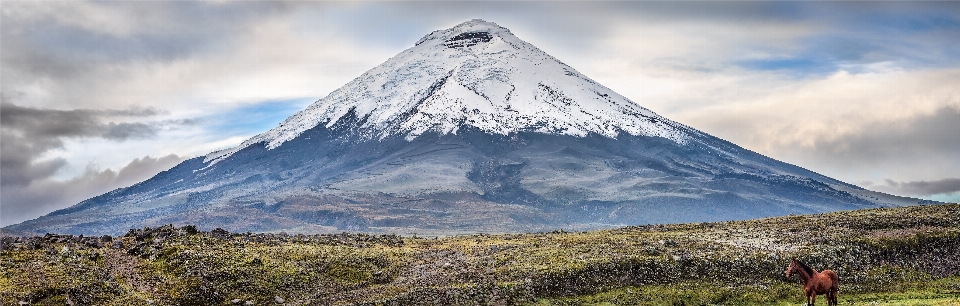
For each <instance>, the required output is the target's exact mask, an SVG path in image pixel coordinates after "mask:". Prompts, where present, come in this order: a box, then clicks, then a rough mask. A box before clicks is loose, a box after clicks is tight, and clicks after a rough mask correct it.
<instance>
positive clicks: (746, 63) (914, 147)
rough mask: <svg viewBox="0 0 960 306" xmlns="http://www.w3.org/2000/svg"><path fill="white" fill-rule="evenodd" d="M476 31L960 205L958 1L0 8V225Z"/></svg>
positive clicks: (752, 141)
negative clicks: (463, 26) (474, 25)
mask: <svg viewBox="0 0 960 306" xmlns="http://www.w3.org/2000/svg"><path fill="white" fill-rule="evenodd" d="M475 18H480V19H484V20H487V21H491V22H495V23H497V24H499V25H501V26H504V27H506V28H509V29H510V30H511V32H513V33H514V34H515V35H516V36H518V37H519V38H520V39H523V40H525V41H527V42H530V43H532V44H533V45H535V46H537V47H538V48H540V49H541V50H543V51H545V52H547V53H548V54H551V55H553V56H554V57H556V58H557V59H559V60H561V61H563V62H564V63H566V64H568V65H570V66H572V67H574V68H575V69H577V70H578V71H580V72H581V73H583V74H585V75H587V76H588V77H590V78H592V79H594V80H596V81H598V82H599V83H601V84H603V85H605V86H607V87H609V88H611V89H613V90H614V91H616V92H618V93H620V94H622V95H624V96H626V97H627V98H629V99H631V100H632V101H634V102H636V103H638V104H639V105H641V106H644V107H646V108H648V109H651V110H653V111H654V112H657V113H658V114H660V115H662V116H665V117H667V118H670V119H672V120H674V121H678V122H681V123H684V124H686V125H689V126H692V127H694V128H696V129H699V130H701V131H704V132H707V133H709V134H712V135H714V136H717V137H720V138H723V139H726V140H728V141H731V142H733V143H735V144H737V145H740V146H742V147H744V148H747V149H750V150H753V151H756V152H759V153H761V154H764V155H766V156H769V157H773V158H775V159H778V160H782V161H785V162H788V163H792V164H796V165H799V166H801V167H804V168H807V169H810V170H813V171H815V172H818V173H821V174H824V175H827V176H830V177H833V178H836V179H839V180H842V181H845V182H848V183H852V184H856V185H858V186H861V187H864V188H868V189H871V190H876V191H882V192H886V193H891V194H896V195H902V196H911V197H917V198H923V199H933V200H939V201H948V202H957V201H960V48H958V47H957V42H960V2H956V1H943V2H921V1H910V2H896V1H883V2H866V1H856V2H854V1H845V2H828V1H818V2H789V1H778V2H761V1H749V2H731V1H722V2H721V1H712V2H692V1H691V2H640V1H617V2H605V1H563V2H536V1H523V2H508V1H486V2H469V1H447V2H442V1H421V2H413V1H380V2H361V1H351V2H320V1H316V2H314V1H293V2H282V1H269V2H259V1H237V2H234V1H216V2H195V1H137V2H133V1H123V2H121V1H106V2H89V1H88V2H84V1H17V0H12V1H3V4H2V6H0V99H2V101H0V149H2V150H0V162H2V168H0V226H5V225H9V224H14V223H18V222H22V221H24V220H28V219H33V218H36V217H39V216H41V215H44V214H47V213H49V212H52V211H54V210H57V209H61V208H65V207H69V206H71V205H74V204H76V203H78V202H80V201H82V200H84V199H87V198H90V197H93V196H96V195H99V194H102V193H104V192H107V191H110V190H113V189H116V188H121V187H126V186H129V185H132V184H135V183H137V182H140V181H142V180H145V179H148V178H150V177H152V176H153V175H155V174H157V173H159V172H160V171H163V170H166V169H169V168H170V167H172V166H174V165H176V164H177V163H179V162H181V161H183V160H185V159H188V158H192V157H197V156H201V155H204V154H206V153H209V152H212V151H215V150H219V149H225V148H229V147H232V146H236V145H238V144H239V143H240V142H242V141H243V140H245V139H246V138H249V137H251V136H253V135H256V134H258V133H260V132H264V131H266V130H268V129H270V128H273V127H274V126H275V125H277V124H278V123H279V122H280V121H282V120H283V119H285V118H286V117H287V116H290V115H292V114H293V113H294V112H296V111H298V110H300V109H303V108H305V107H306V106H307V105H309V104H310V103H312V102H314V101H316V100H318V99H320V98H322V97H324V96H325V95H327V94H328V93H330V92H331V91H333V90H335V89H337V88H339V87H340V86H342V85H344V84H346V83H347V82H349V81H350V80H352V79H353V78H355V77H357V76H359V75H360V74H362V73H363V72H364V71H366V70H368V69H370V68H373V67H374V66H376V65H378V64H380V63H382V62H384V61H386V60H387V59H388V58H390V57H391V56H393V55H395V54H397V53H399V52H401V51H403V50H405V49H407V48H410V47H412V46H413V45H414V43H415V42H416V41H417V40H419V39H420V38H421V37H423V36H424V35H426V34H428V33H430V32H431V31H434V30H440V29H446V28H450V27H453V26H455V25H457V24H459V23H461V22H464V21H467V20H470V19H475Z"/></svg>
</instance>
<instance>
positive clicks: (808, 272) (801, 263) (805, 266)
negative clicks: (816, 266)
mask: <svg viewBox="0 0 960 306" xmlns="http://www.w3.org/2000/svg"><path fill="white" fill-rule="evenodd" d="M793 261H796V262H797V264H798V265H800V268H803V270H804V271H807V275H810V276H813V269H812V268H810V267H808V266H807V265H806V264H804V263H803V262H802V261H800V260H797V259H794V260H793Z"/></svg>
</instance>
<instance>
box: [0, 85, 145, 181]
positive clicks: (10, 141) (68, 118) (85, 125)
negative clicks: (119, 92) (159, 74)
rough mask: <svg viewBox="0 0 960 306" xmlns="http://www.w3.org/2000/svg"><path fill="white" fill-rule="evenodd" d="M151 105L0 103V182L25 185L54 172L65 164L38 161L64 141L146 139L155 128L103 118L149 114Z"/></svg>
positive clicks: (60, 160) (51, 160)
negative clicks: (85, 106)
mask: <svg viewBox="0 0 960 306" xmlns="http://www.w3.org/2000/svg"><path fill="white" fill-rule="evenodd" d="M159 113H161V112H160V111H158V110H156V109H153V108H131V109H127V110H89V109H78V110H53V109H43V108H33V107H25V106H19V105H16V104H13V103H8V102H6V101H0V135H2V137H3V142H2V144H0V150H2V151H0V153H2V156H0V167H2V170H3V171H2V173H0V185H13V186H27V185H29V184H30V183H31V182H32V181H33V180H36V179H44V178H48V177H51V176H53V175H54V174H55V173H56V172H57V171H58V170H59V169H60V168H61V167H63V166H65V165H66V161H65V160H64V159H62V158H52V159H47V160H43V157H44V154H45V153H47V152H48V151H50V150H53V149H58V148H62V147H63V145H64V139H69V138H104V139H109V140H113V141H125V140H128V139H137V138H150V137H154V136H156V130H157V127H156V126H155V125H149V124H146V123H142V122H119V123H117V122H106V123H105V122H103V121H104V120H105V119H116V118H117V117H151V116H156V115H157V114H159Z"/></svg>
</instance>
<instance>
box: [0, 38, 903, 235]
mask: <svg viewBox="0 0 960 306" xmlns="http://www.w3.org/2000/svg"><path fill="white" fill-rule="evenodd" d="M896 200H899V201H914V199H903V198H896ZM902 203H903V202H895V201H891V200H890V198H879V197H875V196H873V195H872V194H871V192H869V191H866V190H863V189H861V188H859V187H856V186H853V185H849V184H846V183H843V182H840V181H837V180H834V179H831V178H829V177H825V176H823V175H819V174H817V173H814V172H811V171H808V170H806V169H802V168H799V167H796V166H793V165H790V164H786V163H782V162H779V161H777V160H773V159H770V158H767V157H764V156H762V155H759V154H757V153H755V152H752V151H749V150H745V149H743V148H740V147H738V146H736V145H734V144H731V143H729V142H727V141H724V140H721V139H719V138H716V137H713V136H710V135H707V134H705V133H702V132H700V131H697V130H695V129H692V128H690V127H687V126H685V125H683V124H680V123H677V122H673V121H671V120H669V119H667V118H664V117H661V116H659V115H657V114H655V113H653V112H652V111H650V110H648V109H645V108H643V107H641V106H639V105H637V104H635V103H633V102H632V101H630V100H628V99H626V98H624V97H623V96H620V95H618V94H617V93H615V92H613V91H611V90H610V89H608V88H606V87H604V86H602V85H600V84H598V83H596V82H594V81H592V80H590V79H589V78H587V77H585V76H583V75H581V74H580V73H578V72H576V71H575V70H574V69H573V68H571V67H569V66H567V65H565V64H563V63H562V62H559V61H558V60H556V59H554V58H553V57H551V56H549V55H547V54H546V53H544V52H542V51H540V50H539V49H537V48H536V47H533V46H532V45H530V44H528V43H526V42H523V41H522V40H520V39H518V38H516V36H514V35H513V34H512V33H510V32H509V30H507V29H505V28H502V27H500V26H497V25H496V24H493V23H489V22H485V21H481V20H473V21H468V22H465V23H463V24H460V25H458V26H456V27H453V28H451V29H447V30H442V31H435V32H433V33H431V34H429V35H427V36H425V37H424V38H423V39H421V40H420V41H419V42H417V44H416V45H415V46H414V47H412V48H410V49H408V50H406V51H403V52H401V53H400V54H398V55H397V56H395V57H393V58H391V59H389V60H388V61H386V62H385V63H383V64H381V65H379V66H377V67H375V68H373V69H371V70H370V71H367V72H366V73H364V74H363V75H361V76H360V77H358V78H357V79H354V80H353V81H351V82H350V83H348V84H346V85H344V86H343V87H341V88H340V89H337V90H336V91H334V92H332V93H331V94H330V95H328V96H327V97H325V98H323V99H321V100H319V101H317V102H315V103H314V104H312V105H310V106H309V107H308V108H306V109H305V110H303V111H300V112H298V113H297V114H294V115H293V116H291V117H290V118H288V119H287V120H285V121H284V122H283V123H281V124H280V125H279V126H278V127H276V128H274V129H272V130H270V131H267V132H265V133H263V134H260V135H257V136H255V137H253V138H251V139H249V140H247V141H245V142H244V143H242V144H241V145H239V146H237V147H236V148H232V149H228V150H224V151H220V152H214V153H211V154H209V155H207V156H204V157H198V158H194V159H191V160H188V161H185V162H183V163H182V164H180V165H178V166H176V167H174V168H173V169H170V170H169V171H165V172H163V173H160V174H158V175H157V176H156V177H154V178H151V179H149V180H147V181H144V182H142V183H139V184H137V185H134V186H131V187H128V188H123V189H118V190H115V191H112V192H109V193H107V194H104V195H101V196H98V197H95V198H92V199H90V200H87V201H84V202H82V203H80V204H78V205H76V206H74V207H71V208H68V209H64V210H61V211H57V212H54V213H52V214H50V215H48V216H44V217H41V218H39V219H36V220H31V221H27V222H24V223H22V224H18V225H13V226H10V227H9V229H11V230H17V231H25V232H36V233H42V232H62V233H83V234H88V235H89V234H94V233H96V234H99V233H121V232H124V231H126V230H127V229H129V228H139V227H142V226H150V225H159V224H166V223H174V224H197V225H199V226H200V227H201V228H204V229H210V228H214V227H223V228H226V229H229V230H231V231H280V230H284V231H289V232H329V231H342V230H350V231H370V232H399V233H410V232H416V233H443V234H449V233H457V232H513V231H538V230H552V229H558V228H564V229H589V228H604V227H611V226H621V225H633V224H643V223H665V222H699V221H719V220H730V219H748V218H757V217H765V216H775V215H786V214H790V213H812V212H826V211H836V210H849V209H857V208H864V207H876V206H897V205H900V204H902Z"/></svg>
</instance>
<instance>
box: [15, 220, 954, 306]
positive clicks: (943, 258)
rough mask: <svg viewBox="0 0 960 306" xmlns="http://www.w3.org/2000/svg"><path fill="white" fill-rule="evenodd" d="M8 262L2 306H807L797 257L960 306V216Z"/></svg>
mask: <svg viewBox="0 0 960 306" xmlns="http://www.w3.org/2000/svg"><path fill="white" fill-rule="evenodd" d="M0 248H2V250H0V271H2V272H0V273H2V274H0V293H2V296H0V304H2V305H18V304H30V305H64V304H72V305H251V304H252V305H281V304H282V305H400V304H442V305H449V304H454V305H456V304H461V305H462V304H471V305H473V304H511V305H513V304H531V305H743V304H763V305H796V304H798V303H801V302H802V301H803V295H802V291H801V290H802V289H801V286H800V285H799V280H798V279H797V278H796V276H795V277H793V278H786V277H785V276H784V270H785V269H786V267H787V264H788V263H789V261H790V259H792V258H798V259H800V260H803V261H804V262H806V263H807V264H809V265H810V266H812V267H814V268H815V269H818V270H822V269H832V270H834V271H836V272H837V274H838V275H839V276H840V284H841V285H840V303H841V304H844V305H847V304H850V303H852V304H864V305H956V304H958V303H960V255H958V254H960V205H931V206H916V207H904V208H892V209H870V210H861V211H851V212H839V213H831V214H820V215H806V216H788V217H780V218H769V219H759V220H749V221H736V222H721V223H697V224H673V225H645V226H636V227H627V228H620V229H613V230H604V231H593V232H562V231H557V232H549V233H530V234H504V235H485V234H477V235H461V236H452V237H444V238H435V237H434V238H422V237H415V236H414V237H401V236H397V235H367V234H355V233H343V234H334V235H288V234H282V233H281V234H254V233H229V232H227V231H224V230H221V229H217V230H213V231H210V232H200V231H197V230H196V228H195V227H193V226H184V227H175V226H172V225H167V226H162V227H158V228H144V229H134V230H130V231H129V232H128V233H127V234H126V235H123V236H121V237H109V236H102V237H84V236H70V235H55V234H47V235H45V236H39V237H12V236H4V237H2V239H0ZM819 301H820V302H821V303H823V304H825V299H824V298H823V297H822V296H821V297H820V298H819Z"/></svg>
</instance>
